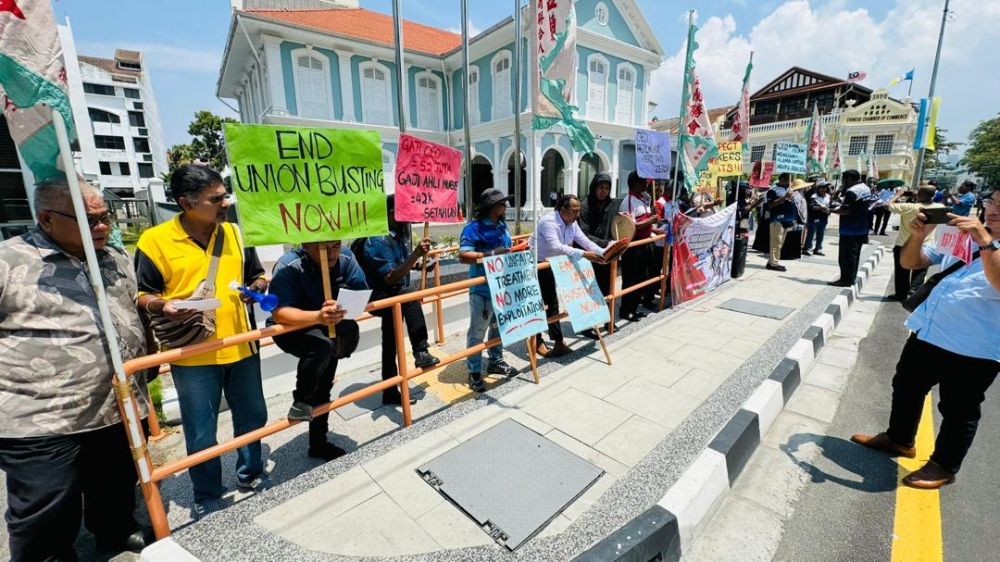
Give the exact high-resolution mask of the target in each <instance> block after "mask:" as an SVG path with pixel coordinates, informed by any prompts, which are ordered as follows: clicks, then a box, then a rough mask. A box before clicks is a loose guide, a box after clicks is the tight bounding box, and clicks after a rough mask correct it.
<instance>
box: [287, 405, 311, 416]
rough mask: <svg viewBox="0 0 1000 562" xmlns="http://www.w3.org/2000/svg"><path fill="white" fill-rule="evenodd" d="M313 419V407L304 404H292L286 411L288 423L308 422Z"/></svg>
mask: <svg viewBox="0 0 1000 562" xmlns="http://www.w3.org/2000/svg"><path fill="white" fill-rule="evenodd" d="M312 419H313V407H312V406H310V405H309V404H306V403H305V402H294V403H292V407H291V408H289V410H288V421H310V420H312Z"/></svg>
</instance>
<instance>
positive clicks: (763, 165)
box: [750, 160, 774, 187]
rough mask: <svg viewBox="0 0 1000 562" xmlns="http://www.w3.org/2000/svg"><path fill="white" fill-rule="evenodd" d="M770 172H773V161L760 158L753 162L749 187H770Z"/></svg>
mask: <svg viewBox="0 0 1000 562" xmlns="http://www.w3.org/2000/svg"><path fill="white" fill-rule="evenodd" d="M772 174H774V162H762V161H760V160H758V161H756V162H754V163H753V172H751V173H750V187H771V175H772Z"/></svg>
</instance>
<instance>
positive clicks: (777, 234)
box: [764, 173, 798, 271]
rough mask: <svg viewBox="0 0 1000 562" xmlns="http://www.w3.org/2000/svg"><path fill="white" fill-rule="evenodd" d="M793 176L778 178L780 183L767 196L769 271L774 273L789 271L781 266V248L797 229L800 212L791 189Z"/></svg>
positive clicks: (785, 175) (784, 175)
mask: <svg viewBox="0 0 1000 562" xmlns="http://www.w3.org/2000/svg"><path fill="white" fill-rule="evenodd" d="M790 181H791V175H790V174H787V173H784V174H781V175H780V176H778V183H777V185H775V186H774V187H772V188H771V189H770V190H768V192H767V194H766V195H765V203H764V205H765V207H766V208H767V212H768V222H769V230H768V232H769V235H770V236H769V238H770V241H769V244H768V248H769V254H770V258H769V259H768V260H767V266H766V267H767V269H771V270H774V271H788V268H786V267H785V266H783V265H781V264H780V263H778V262H779V260H780V259H781V246H782V245H783V244H784V243H785V235H786V234H787V232H788V231H789V230H790V229H792V228H794V227H795V224H796V221H797V217H798V210H797V209H796V208H795V202H794V201H792V191H791V190H790V189H789V182H790Z"/></svg>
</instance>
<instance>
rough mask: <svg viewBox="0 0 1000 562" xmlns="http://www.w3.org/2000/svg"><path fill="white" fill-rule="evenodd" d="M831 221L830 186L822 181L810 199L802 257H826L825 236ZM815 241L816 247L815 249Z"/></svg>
mask: <svg viewBox="0 0 1000 562" xmlns="http://www.w3.org/2000/svg"><path fill="white" fill-rule="evenodd" d="M829 220H830V184H829V183H827V182H826V180H820V183H818V184H817V185H816V190H815V192H814V193H812V195H810V197H809V213H808V218H807V223H806V241H805V244H804V245H803V246H802V255H803V256H808V255H812V254H815V255H817V256H824V255H826V254H824V253H823V236H824V235H825V234H826V224H827V222H828V221H829ZM814 240H815V243H816V246H815V248H814V247H813V241H814Z"/></svg>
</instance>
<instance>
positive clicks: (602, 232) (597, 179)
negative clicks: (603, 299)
mask: <svg viewBox="0 0 1000 562" xmlns="http://www.w3.org/2000/svg"><path fill="white" fill-rule="evenodd" d="M620 205H621V203H620V202H619V201H615V200H614V199H612V198H611V176H610V175H608V173H607V172H598V173H597V174H595V175H594V179H592V180H591V181H590V190H589V191H588V192H587V198H586V199H584V200H583V206H582V208H581V209H580V216H579V217H578V218H577V223H578V224H579V225H580V230H581V231H582V232H583V234H584V235H585V236H586V237H587V238H589V239H590V241H591V242H593V243H595V244H597V245H598V246H600V247H602V248H607V247H608V244H610V243H611V242H612V241H613V239H612V233H611V221H612V219H614V218H615V215H616V214H618V207H619V206H620ZM594 275H595V276H596V277H597V286H598V287H600V288H601V294H603V295H604V296H608V295H610V294H611V265H609V264H606V263H595V264H594ZM594 337H595V338H596V337H597V335H596V334H594Z"/></svg>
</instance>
